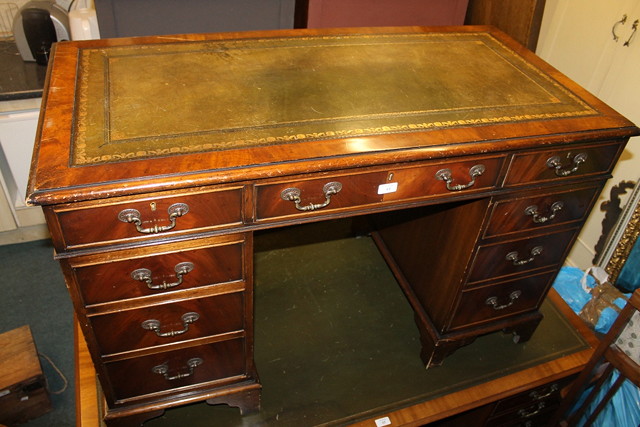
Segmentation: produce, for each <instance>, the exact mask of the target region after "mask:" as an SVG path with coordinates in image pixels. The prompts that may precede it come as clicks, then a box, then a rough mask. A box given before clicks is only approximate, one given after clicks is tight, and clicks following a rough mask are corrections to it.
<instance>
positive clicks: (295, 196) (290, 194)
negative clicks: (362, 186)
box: [280, 181, 342, 212]
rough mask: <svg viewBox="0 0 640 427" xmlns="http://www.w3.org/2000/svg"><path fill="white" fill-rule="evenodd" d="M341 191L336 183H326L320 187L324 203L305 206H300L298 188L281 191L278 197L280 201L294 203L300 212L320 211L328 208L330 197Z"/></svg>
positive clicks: (340, 186)
mask: <svg viewBox="0 0 640 427" xmlns="http://www.w3.org/2000/svg"><path fill="white" fill-rule="evenodd" d="M340 190H342V184H340V183H339V182H338V181H333V182H328V183H326V184H325V185H324V186H323V187H322V192H323V193H324V197H325V201H324V203H310V204H308V205H307V206H301V205H300V202H301V200H300V189H299V188H295V187H292V188H286V189H284V190H282V192H281V193H280V197H281V198H282V200H286V201H288V202H294V203H295V205H296V209H298V210H299V211H302V212H307V211H315V210H317V209H322V208H324V207H327V206H329V203H331V196H333V195H334V194H338V193H339V192H340Z"/></svg>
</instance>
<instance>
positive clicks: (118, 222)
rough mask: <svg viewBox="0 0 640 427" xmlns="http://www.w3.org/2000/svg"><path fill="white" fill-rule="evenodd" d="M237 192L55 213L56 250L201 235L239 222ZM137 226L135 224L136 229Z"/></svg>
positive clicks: (239, 197)
mask: <svg viewBox="0 0 640 427" xmlns="http://www.w3.org/2000/svg"><path fill="white" fill-rule="evenodd" d="M241 212H242V191H241V189H239V188H237V189H229V190H223V191H209V192H200V193H197V192H191V193H184V194H181V195H175V194H173V195H170V196H167V195H165V194H157V195H151V196H145V197H141V198H130V199H124V200H123V199H117V200H114V201H113V202H111V203H108V204H100V205H92V204H90V203H88V204H77V205H71V206H70V207H68V209H66V208H65V207H64V206H62V207H56V208H55V211H54V213H55V220H56V221H57V222H58V225H59V227H60V229H61V231H62V235H63V236H64V237H62V238H61V239H64V240H63V241H62V240H58V239H57V238H56V237H55V236H54V245H55V246H56V249H57V250H59V251H63V250H65V249H73V248H79V247H85V246H99V245H105V244H109V243H113V242H117V241H132V240H133V241H135V240H144V239H149V238H157V237H162V236H171V235H176V234H181V233H190V232H195V231H204V230H207V229H214V228H219V227H224V226H230V225H232V224H236V225H237V224H241V223H242V214H241ZM136 222H139V224H136Z"/></svg>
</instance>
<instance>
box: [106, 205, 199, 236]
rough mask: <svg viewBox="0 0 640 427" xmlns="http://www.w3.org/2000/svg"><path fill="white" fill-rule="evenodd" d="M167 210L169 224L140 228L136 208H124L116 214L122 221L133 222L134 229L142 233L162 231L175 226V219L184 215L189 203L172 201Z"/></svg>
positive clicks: (138, 212)
mask: <svg viewBox="0 0 640 427" xmlns="http://www.w3.org/2000/svg"><path fill="white" fill-rule="evenodd" d="M167 212H168V213H169V221H171V223H170V224H169V225H163V226H161V227H158V226H157V225H154V226H153V227H149V228H142V219H141V218H140V217H141V215H140V211H138V210H136V209H124V210H122V211H120V213H119V214H118V219H119V220H120V221H122V222H129V223H133V224H135V226H136V230H138V232H140V233H143V234H155V233H161V232H163V231H169V230H171V229H172V228H173V227H175V226H176V219H177V218H178V217H179V216H182V215H185V214H186V213H187V212H189V205H187V204H186V203H174V204H173V205H171V206H169V209H167Z"/></svg>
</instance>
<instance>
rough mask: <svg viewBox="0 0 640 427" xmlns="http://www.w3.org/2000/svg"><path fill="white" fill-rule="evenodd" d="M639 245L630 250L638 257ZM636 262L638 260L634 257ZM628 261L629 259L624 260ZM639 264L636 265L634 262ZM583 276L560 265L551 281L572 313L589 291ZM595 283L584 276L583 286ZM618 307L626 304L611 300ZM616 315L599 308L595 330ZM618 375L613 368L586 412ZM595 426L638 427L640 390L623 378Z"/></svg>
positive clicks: (577, 310) (607, 325) (605, 328)
mask: <svg viewBox="0 0 640 427" xmlns="http://www.w3.org/2000/svg"><path fill="white" fill-rule="evenodd" d="M638 247H640V245H636V247H635V248H634V251H635V252H637V255H638V257H640V251H638V250H636V249H637V248H638ZM637 262H640V260H638V261H637ZM627 264H629V261H627ZM635 265H638V266H640V264H635ZM583 276H584V271H582V270H580V269H579V268H575V267H562V268H561V269H560V272H559V273H558V276H557V277H556V280H555V282H554V283H553V288H554V289H555V290H556V291H557V292H558V294H560V296H561V297H562V299H563V300H565V302H566V303H567V304H568V305H569V307H571V309H572V310H573V311H574V312H575V313H580V311H582V308H583V307H584V306H585V304H586V303H587V302H589V300H590V299H591V294H590V293H588V292H586V291H585V290H584V289H583V288H582V284H581V283H580V282H581V280H582V277H583ZM595 285H596V281H595V279H594V278H593V277H591V276H587V286H588V287H589V288H592V287H594V286H595ZM638 286H640V284H638V283H636V287H638ZM614 304H616V305H617V306H618V307H620V308H622V307H624V305H625V304H626V301H625V300H623V299H622V298H618V299H616V300H615V301H614ZM616 317H618V312H617V311H615V310H614V309H613V308H610V307H607V308H605V309H604V310H602V313H601V314H600V317H599V318H598V322H597V324H596V326H595V330H596V331H597V332H600V333H602V334H605V333H607V331H608V330H609V328H611V325H612V324H613V322H614V321H615V320H616ZM617 377H618V372H617V371H615V372H614V373H613V374H612V375H611V378H609V380H608V384H604V385H603V386H602V388H601V389H600V392H599V393H598V396H597V397H596V398H595V399H594V402H595V403H592V404H591V405H590V406H589V409H588V410H587V412H586V413H587V414H590V413H592V412H593V410H594V409H595V407H596V406H597V403H598V402H599V401H600V399H601V398H602V397H604V395H605V393H606V392H607V391H608V390H609V388H610V387H611V385H612V384H613V382H614V381H615V379H616V378H617ZM590 391H591V389H587V390H585V391H584V392H583V393H582V396H581V397H580V398H579V399H578V402H577V403H576V404H575V406H574V408H577V407H579V406H580V404H581V403H582V402H584V399H586V396H587V395H588V393H589V392H590ZM585 421H586V417H583V419H582V420H581V422H580V423H578V425H584V422H585ZM593 426H595V427H611V426H616V427H638V426H640V391H639V390H638V388H637V387H636V386H635V385H634V384H633V383H632V382H630V381H628V380H627V381H625V382H624V383H623V385H622V387H620V390H618V392H617V393H616V394H615V395H614V396H613V397H612V398H611V400H610V401H609V404H608V405H607V406H606V407H605V409H604V410H603V411H602V413H600V415H599V416H598V418H597V419H596V421H595V422H594V423H593Z"/></svg>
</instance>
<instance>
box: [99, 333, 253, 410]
mask: <svg viewBox="0 0 640 427" xmlns="http://www.w3.org/2000/svg"><path fill="white" fill-rule="evenodd" d="M105 368H106V370H107V373H108V375H109V380H110V382H111V386H112V388H113V392H114V396H115V399H116V400H121V399H127V398H133V397H136V396H142V395H145V394H149V393H155V392H170V391H171V390H174V389H177V388H181V389H182V390H183V391H184V390H185V389H188V388H189V386H197V385H199V384H203V383H208V382H212V381H217V380H222V379H224V378H228V377H235V376H240V375H246V366H245V356H244V339H234V340H228V341H221V342H216V343H212V344H206V345H201V346H195V347H189V348H185V349H180V350H175V351H169V352H165V353H156V354H152V355H148V356H143V357H138V358H134V359H127V360H121V361H117V362H110V363H107V364H105ZM132 379H133V380H132Z"/></svg>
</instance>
